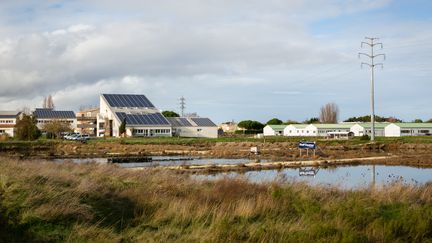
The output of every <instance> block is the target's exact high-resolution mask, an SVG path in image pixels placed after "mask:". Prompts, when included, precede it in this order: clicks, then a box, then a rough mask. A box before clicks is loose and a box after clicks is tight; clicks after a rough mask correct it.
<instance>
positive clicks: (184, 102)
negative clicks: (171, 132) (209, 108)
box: [180, 96, 186, 117]
mask: <svg viewBox="0 0 432 243" xmlns="http://www.w3.org/2000/svg"><path fill="white" fill-rule="evenodd" d="M185 108H186V99H185V98H184V97H183V96H182V97H181V98H180V110H181V116H182V117H184V110H185Z"/></svg>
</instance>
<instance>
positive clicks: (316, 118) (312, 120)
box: [303, 117, 320, 124]
mask: <svg viewBox="0 0 432 243" xmlns="http://www.w3.org/2000/svg"><path fill="white" fill-rule="evenodd" d="M319 122H320V121H319V118H318V117H312V118H310V119H308V120H305V121H304V122H303V123H304V124H311V123H319Z"/></svg>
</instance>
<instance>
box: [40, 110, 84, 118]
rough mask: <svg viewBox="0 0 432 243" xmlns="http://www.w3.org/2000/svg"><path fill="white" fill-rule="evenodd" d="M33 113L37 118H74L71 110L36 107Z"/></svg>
mask: <svg viewBox="0 0 432 243" xmlns="http://www.w3.org/2000/svg"><path fill="white" fill-rule="evenodd" d="M33 114H34V115H35V116H36V117H37V118H39V119H73V118H76V116H75V112H73V111H56V110H53V109H39V108H37V109H36V110H35V111H34V112H33Z"/></svg>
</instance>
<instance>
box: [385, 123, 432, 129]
mask: <svg viewBox="0 0 432 243" xmlns="http://www.w3.org/2000/svg"><path fill="white" fill-rule="evenodd" d="M393 124H395V125H396V126H398V127H401V128H432V123H414V122H404V123H393Z"/></svg>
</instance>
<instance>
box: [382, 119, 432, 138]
mask: <svg viewBox="0 0 432 243" xmlns="http://www.w3.org/2000/svg"><path fill="white" fill-rule="evenodd" d="M431 134H432V123H409V122H407V123H391V124H389V125H387V126H386V127H385V136H386V137H402V136H425V135H431Z"/></svg>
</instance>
